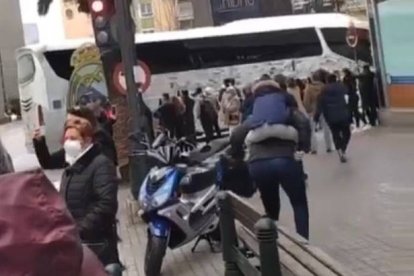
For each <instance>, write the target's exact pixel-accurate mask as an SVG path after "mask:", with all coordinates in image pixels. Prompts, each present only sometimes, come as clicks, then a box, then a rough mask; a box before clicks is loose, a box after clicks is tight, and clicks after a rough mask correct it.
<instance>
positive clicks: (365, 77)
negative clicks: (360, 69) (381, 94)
mask: <svg viewBox="0 0 414 276" xmlns="http://www.w3.org/2000/svg"><path fill="white" fill-rule="evenodd" d="M359 92H360V93H361V98H362V105H363V106H364V107H366V106H377V105H378V97H377V92H376V89H375V75H374V73H372V72H365V73H363V74H361V75H360V76H359Z"/></svg>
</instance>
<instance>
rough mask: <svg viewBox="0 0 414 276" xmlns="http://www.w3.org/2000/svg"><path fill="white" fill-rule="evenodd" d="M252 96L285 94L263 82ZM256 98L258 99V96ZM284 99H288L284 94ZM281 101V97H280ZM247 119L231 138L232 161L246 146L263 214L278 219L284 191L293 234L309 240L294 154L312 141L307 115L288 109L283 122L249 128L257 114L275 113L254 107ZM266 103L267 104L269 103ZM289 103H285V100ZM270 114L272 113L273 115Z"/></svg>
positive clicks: (300, 173) (303, 187) (300, 177)
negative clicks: (283, 191) (293, 229)
mask: <svg viewBox="0 0 414 276" xmlns="http://www.w3.org/2000/svg"><path fill="white" fill-rule="evenodd" d="M253 93H254V94H255V95H256V98H257V97H262V96H263V95H264V96H267V95H272V93H282V94H283V93H284V92H283V91H280V88H279V86H278V84H277V83H275V82H273V81H269V80H262V81H259V82H258V83H256V85H255V86H254V88H253ZM257 95H259V96H257ZM286 97H289V96H288V95H286ZM280 98H281V99H283V97H280ZM259 102H266V101H255V106H254V110H255V111H253V114H252V115H251V117H249V119H247V120H246V121H245V122H243V123H242V124H241V125H240V126H238V127H237V128H235V129H234V130H233V132H232V134H231V137H230V143H231V149H230V154H231V155H232V156H233V158H239V159H240V158H243V157H244V145H247V150H248V153H249V154H248V158H247V160H248V164H249V171H250V175H251V177H252V179H253V181H255V183H256V185H257V187H258V188H259V191H260V194H261V198H262V202H263V206H264V208H265V211H266V214H267V215H268V216H269V217H270V218H272V219H274V220H278V219H279V211H280V199H279V188H280V186H282V188H283V189H284V190H285V192H286V194H287V195H288V197H289V199H290V202H291V204H292V206H293V210H294V215H295V224H296V231H297V232H298V233H299V234H300V235H301V236H303V237H304V238H306V239H308V238H309V211H308V202H307V197H306V185H305V177H304V172H303V167H302V163H301V162H298V160H297V158H295V155H296V154H297V152H309V150H310V144H311V143H310V140H311V128H310V123H309V120H308V119H307V117H306V115H304V114H303V113H301V112H300V111H299V110H298V109H297V108H295V107H290V108H291V112H290V113H289V118H288V119H287V120H286V123H280V124H269V123H267V122H266V123H265V124H263V125H260V126H259V127H257V125H255V127H252V125H253V124H252V122H254V121H255V118H254V116H256V115H257V114H256V113H257V112H261V111H263V110H265V111H266V112H265V113H266V114H270V115H269V116H274V117H273V118H276V116H277V115H276V114H275V113H277V112H278V110H277V109H276V108H275V109H273V110H274V113H273V110H271V111H270V112H269V109H265V108H264V107H260V106H256V105H257V103H259ZM268 102H269V101H267V103H268ZM286 102H288V101H286ZM272 113H273V114H272ZM266 116H267V115H265V114H264V113H263V114H259V115H257V118H259V117H260V118H266Z"/></svg>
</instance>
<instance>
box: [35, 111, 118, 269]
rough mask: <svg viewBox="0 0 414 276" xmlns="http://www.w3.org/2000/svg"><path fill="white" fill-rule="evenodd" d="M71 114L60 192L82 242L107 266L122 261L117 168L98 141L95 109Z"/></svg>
mask: <svg viewBox="0 0 414 276" xmlns="http://www.w3.org/2000/svg"><path fill="white" fill-rule="evenodd" d="M70 114H71V116H68V118H67V120H66V122H65V131H64V136H63V149H64V159H65V161H66V164H67V167H66V169H65V170H64V172H63V175H62V180H61V186H60V194H61V195H62V197H63V198H64V199H65V201H66V204H67V207H68V209H69V211H70V213H71V214H72V216H73V217H74V219H75V221H76V223H77V226H78V229H79V234H80V237H81V239H82V242H83V243H85V244H87V245H89V246H90V248H91V249H92V250H93V251H94V252H95V253H96V255H97V256H98V257H99V259H100V260H101V262H102V263H103V264H104V265H105V266H107V265H110V264H119V263H120V261H119V257H118V249H117V242H118V238H117V231H116V218H115V217H116V212H117V208H118V201H117V192H118V184H117V178H116V169H115V166H114V164H113V162H112V161H111V160H109V159H108V158H107V157H106V156H105V155H104V154H102V152H101V150H100V147H99V145H98V144H96V143H95V142H94V134H95V132H96V126H97V122H96V119H95V116H94V114H93V113H92V111H90V110H89V109H86V108H78V109H76V110H72V111H71V113H70ZM39 153H40V152H37V154H38V157H39Z"/></svg>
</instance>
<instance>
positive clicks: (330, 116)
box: [314, 82, 350, 124]
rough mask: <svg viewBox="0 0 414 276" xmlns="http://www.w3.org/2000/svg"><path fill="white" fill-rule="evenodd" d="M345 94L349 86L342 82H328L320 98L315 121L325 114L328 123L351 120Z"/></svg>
mask: <svg viewBox="0 0 414 276" xmlns="http://www.w3.org/2000/svg"><path fill="white" fill-rule="evenodd" d="M345 94H347V88H346V87H345V86H344V85H343V84H342V83H339V82H337V83H330V84H327V85H326V86H325V88H324V89H323V90H322V93H321V94H320V95H319V98H318V103H317V108H316V113H315V117H314V119H315V121H318V120H319V117H320V115H321V114H323V116H324V117H325V120H326V122H327V123H328V124H336V123H343V122H349V121H350V114H349V110H348V106H347V103H346V101H345Z"/></svg>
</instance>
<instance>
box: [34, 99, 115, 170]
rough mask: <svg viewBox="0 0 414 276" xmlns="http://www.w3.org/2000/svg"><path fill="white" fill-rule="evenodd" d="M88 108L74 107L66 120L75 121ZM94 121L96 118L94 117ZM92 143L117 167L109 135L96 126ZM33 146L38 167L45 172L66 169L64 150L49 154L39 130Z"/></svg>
mask: <svg viewBox="0 0 414 276" xmlns="http://www.w3.org/2000/svg"><path fill="white" fill-rule="evenodd" d="M85 110H88V108H85V107H74V108H71V109H70V110H69V111H68V115H67V117H66V120H76V119H77V118H78V119H79V116H80V115H81V114H82V113H84V112H86V111H85ZM95 119H96V117H95ZM94 131H95V132H94V134H93V136H94V143H95V144H96V146H97V147H99V148H100V150H101V151H102V154H104V155H105V156H106V157H108V159H109V160H111V161H112V162H113V163H114V164H115V165H118V157H117V152H116V147H115V142H114V140H113V139H112V137H111V136H110V134H109V133H108V132H107V131H105V130H104V129H102V128H101V127H100V126H99V124H97V126H96V128H95V129H94ZM33 146H34V150H35V153H36V157H37V159H38V161H39V163H40V166H41V167H42V168H43V169H45V170H55V169H63V168H65V167H66V165H67V164H66V162H65V150H64V149H63V148H62V149H60V150H58V151H56V152H53V153H50V152H49V149H48V147H47V144H46V138H45V136H44V135H43V134H42V133H41V132H40V130H39V129H37V130H35V131H34V133H33Z"/></svg>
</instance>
